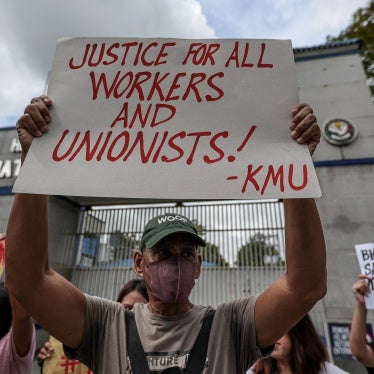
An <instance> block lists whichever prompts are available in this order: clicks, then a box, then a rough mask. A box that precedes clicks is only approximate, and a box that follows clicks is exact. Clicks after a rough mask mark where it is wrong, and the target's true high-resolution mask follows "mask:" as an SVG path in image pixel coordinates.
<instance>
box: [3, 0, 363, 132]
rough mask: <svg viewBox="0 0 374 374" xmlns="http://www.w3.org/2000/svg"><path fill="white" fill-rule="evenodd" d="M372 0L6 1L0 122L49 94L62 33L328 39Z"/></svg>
mask: <svg viewBox="0 0 374 374" xmlns="http://www.w3.org/2000/svg"><path fill="white" fill-rule="evenodd" d="M368 2H369V0H328V1H326V0H105V1H102V0H100V1H99V0H53V1H51V0H34V1H25V0H4V1H2V4H1V6H0V82H1V84H0V127H12V126H14V125H15V122H16V120H17V119H18V118H19V117H20V116H21V115H22V113H23V110H24V108H25V107H26V105H27V104H28V103H29V101H30V100H31V98H33V97H35V96H39V95H41V94H43V93H44V91H45V87H46V83H47V77H48V72H49V71H50V69H51V67H52V63H53V58H54V52H55V46H56V42H57V40H58V39H59V38H62V37H79V36H90V37H150V38H158V37H160V38H161V37H168V38H187V39H208V38H243V39H252V38H255V39H291V40H292V45H293V47H310V46H315V45H320V44H324V43H325V42H326V36H327V35H332V36H337V35H338V34H339V33H340V31H342V30H344V29H345V28H346V27H347V26H348V25H349V24H350V23H351V21H352V15H353V13H354V12H355V11H356V10H357V9H358V8H360V7H361V8H362V7H366V6H367V4H368Z"/></svg>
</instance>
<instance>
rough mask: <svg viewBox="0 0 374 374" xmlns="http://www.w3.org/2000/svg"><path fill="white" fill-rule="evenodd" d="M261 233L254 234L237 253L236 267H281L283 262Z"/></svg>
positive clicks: (273, 246)
mask: <svg viewBox="0 0 374 374" xmlns="http://www.w3.org/2000/svg"><path fill="white" fill-rule="evenodd" d="M268 239H269V238H268V237H267V236H266V235H265V234H262V233H257V234H254V235H253V236H251V237H250V239H249V242H247V243H246V244H244V245H242V246H241V247H240V249H239V251H238V257H237V260H236V264H237V265H238V266H283V265H284V261H283V260H282V258H281V257H280V255H279V251H278V250H277V249H276V247H275V245H274V244H270V243H269V240H268Z"/></svg>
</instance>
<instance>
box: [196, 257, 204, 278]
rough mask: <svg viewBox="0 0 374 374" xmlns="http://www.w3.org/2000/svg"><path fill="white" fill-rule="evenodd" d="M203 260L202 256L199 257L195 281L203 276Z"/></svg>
mask: <svg viewBox="0 0 374 374" xmlns="http://www.w3.org/2000/svg"><path fill="white" fill-rule="evenodd" d="M202 261H203V259H202V257H201V255H200V254H198V255H197V266H196V271H195V279H197V278H199V277H200V274H201V263H202Z"/></svg>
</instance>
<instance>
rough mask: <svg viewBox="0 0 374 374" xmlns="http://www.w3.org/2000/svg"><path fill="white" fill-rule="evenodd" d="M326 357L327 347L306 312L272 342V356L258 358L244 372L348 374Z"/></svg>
mask: <svg viewBox="0 0 374 374" xmlns="http://www.w3.org/2000/svg"><path fill="white" fill-rule="evenodd" d="M327 359H328V355H327V351H326V347H325V346H324V344H323V343H322V340H321V338H320V337H319V336H318V334H317V331H316V329H315V327H314V325H313V322H312V320H311V319H310V317H309V316H308V315H306V316H304V317H303V318H302V319H301V320H300V321H299V322H298V323H297V324H296V325H295V326H294V327H292V328H291V329H290V331H288V333H287V334H285V335H284V336H282V337H281V338H280V339H279V340H278V341H277V342H276V343H275V345H274V350H273V352H272V353H271V356H270V357H267V358H261V359H259V360H258V361H257V362H256V364H255V365H254V366H253V367H252V368H251V369H250V370H248V372H247V374H250V373H256V374H299V373H300V374H318V373H319V374H343V373H347V372H346V371H344V370H342V369H340V368H338V367H337V366H335V365H333V364H331V363H330V362H328V361H327Z"/></svg>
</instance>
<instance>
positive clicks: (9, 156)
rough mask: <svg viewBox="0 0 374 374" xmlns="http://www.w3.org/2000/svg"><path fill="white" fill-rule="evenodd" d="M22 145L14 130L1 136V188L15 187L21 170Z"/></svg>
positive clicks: (7, 131) (6, 131)
mask: <svg viewBox="0 0 374 374" xmlns="http://www.w3.org/2000/svg"><path fill="white" fill-rule="evenodd" d="M20 156H21V145H20V143H19V140H18V138H17V134H16V133H15V131H14V130H3V131H1V136H0V187H10V186H13V184H14V181H15V180H16V178H17V176H18V174H19V171H20V168H21V157H20Z"/></svg>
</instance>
